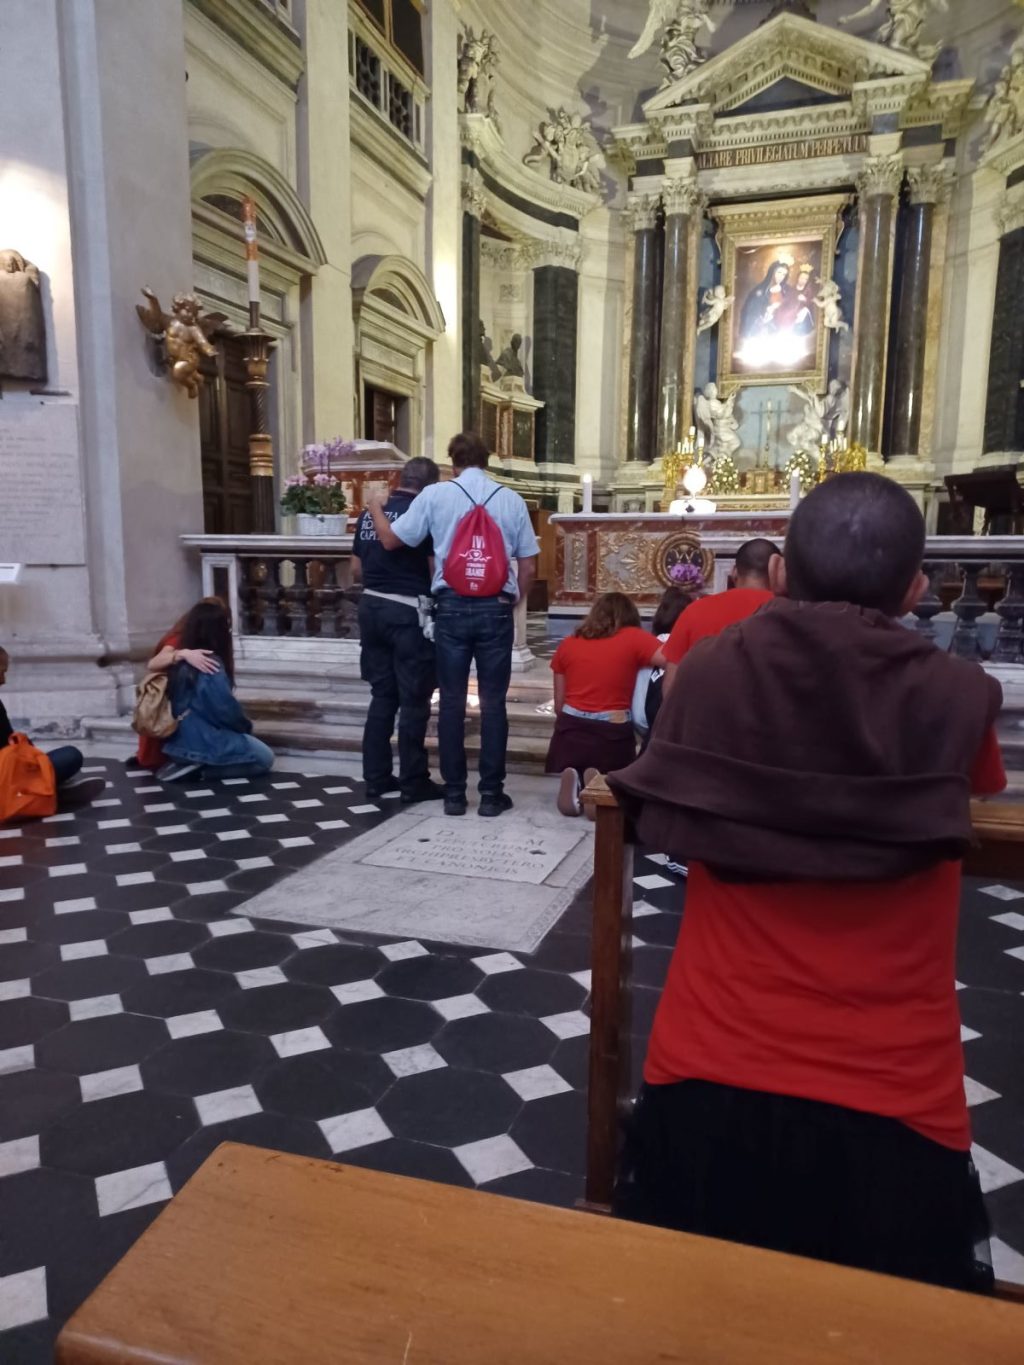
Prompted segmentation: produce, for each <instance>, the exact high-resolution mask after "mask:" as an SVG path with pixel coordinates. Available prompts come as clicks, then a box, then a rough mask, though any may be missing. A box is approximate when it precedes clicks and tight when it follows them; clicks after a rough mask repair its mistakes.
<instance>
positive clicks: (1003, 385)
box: [984, 199, 1024, 455]
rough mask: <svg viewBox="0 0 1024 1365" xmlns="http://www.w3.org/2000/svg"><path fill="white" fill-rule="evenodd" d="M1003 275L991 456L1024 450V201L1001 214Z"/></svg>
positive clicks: (992, 382) (989, 427)
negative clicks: (1023, 383) (1023, 386)
mask: <svg viewBox="0 0 1024 1365" xmlns="http://www.w3.org/2000/svg"><path fill="white" fill-rule="evenodd" d="M999 227H1000V231H1001V239H1000V242H999V274H998V276H997V279H996V302H995V312H994V314H993V317H992V343H991V348H990V351H989V366H988V391H987V395H986V404H985V441H984V453H985V454H986V455H988V454H990V453H995V452H1002V451H1019V450H1024V390H1022V389H1021V375H1022V374H1024V311H1022V309H1021V297H1022V296H1024V199H1014V200H1010V199H1007V200H1006V201H1005V202H1004V204H1003V207H1002V209H1001V211H1000V215H999Z"/></svg>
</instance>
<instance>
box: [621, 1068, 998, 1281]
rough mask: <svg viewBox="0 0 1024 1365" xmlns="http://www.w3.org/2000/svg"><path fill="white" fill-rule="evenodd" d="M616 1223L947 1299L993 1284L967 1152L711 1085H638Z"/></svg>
mask: <svg viewBox="0 0 1024 1365" xmlns="http://www.w3.org/2000/svg"><path fill="white" fill-rule="evenodd" d="M615 1212H616V1213H617V1214H618V1215H619V1216H620V1217H623V1218H629V1219H631V1220H632V1221H634V1222H638V1223H653V1224H655V1225H656V1226H659V1227H667V1228H675V1229H677V1230H678V1231H680V1232H693V1233H697V1234H699V1235H702V1236H705V1237H719V1238H722V1239H724V1240H725V1241H728V1242H745V1243H746V1244H747V1245H749V1246H758V1247H766V1248H768V1249H769V1250H771V1251H785V1252H789V1253H791V1254H793V1255H796V1256H810V1257H812V1258H813V1259H815V1260H820V1261H835V1262H837V1263H839V1264H840V1265H848V1266H856V1267H859V1268H860V1269H863V1270H874V1271H878V1272H880V1273H881V1274H883V1275H899V1276H902V1277H903V1278H905V1279H912V1280H923V1281H925V1282H927V1283H930V1284H938V1285H943V1286H945V1287H946V1288H949V1289H966V1290H973V1291H976V1292H982V1293H984V1292H986V1291H989V1290H990V1289H991V1287H992V1283H993V1277H992V1268H991V1255H990V1251H989V1245H988V1220H987V1215H986V1211H985V1206H984V1202H983V1199H982V1194H981V1186H980V1183H979V1181H978V1176H977V1172H976V1171H975V1169H974V1164H973V1162H972V1160H971V1155H970V1153H969V1152H957V1151H953V1150H951V1149H950V1148H948V1147H943V1146H941V1145H940V1144H939V1143H937V1142H931V1141H929V1140H928V1139H927V1138H925V1137H922V1136H921V1135H920V1133H916V1132H914V1130H913V1129H912V1128H908V1127H907V1126H906V1125H905V1124H903V1123H899V1122H898V1121H897V1120H896V1119H891V1118H883V1117H881V1116H879V1115H877V1114H863V1113H859V1112H857V1111H855V1110H852V1109H845V1108H842V1107H840V1106H838V1105H833V1104H822V1103H819V1102H817V1101H815V1100H803V1099H794V1098H792V1097H790V1096H786V1095H773V1094H768V1093H764V1092H761V1091H754V1090H739V1089H736V1088H734V1087H733V1086H727V1085H714V1084H712V1083H711V1082H709V1081H679V1082H678V1083H676V1084H675V1085H645V1086H643V1087H642V1088H641V1091H640V1096H639V1098H638V1100H637V1102H636V1108H635V1110H634V1112H633V1115H632V1116H631V1118H630V1120H629V1121H628V1126H627V1137H626V1146H625V1152H624V1160H623V1167H622V1172H621V1178H620V1180H619V1183H618V1186H617V1188H616V1194H615Z"/></svg>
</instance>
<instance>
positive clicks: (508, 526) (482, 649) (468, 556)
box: [368, 432, 539, 817]
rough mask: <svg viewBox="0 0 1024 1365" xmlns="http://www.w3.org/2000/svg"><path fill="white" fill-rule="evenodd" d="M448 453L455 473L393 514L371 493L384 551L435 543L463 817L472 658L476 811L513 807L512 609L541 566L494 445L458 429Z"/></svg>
mask: <svg viewBox="0 0 1024 1365" xmlns="http://www.w3.org/2000/svg"><path fill="white" fill-rule="evenodd" d="M448 456H449V458H450V460H451V462H452V467H453V468H454V470H455V478H454V479H451V480H449V481H448V482H446V483H439V484H434V485H432V486H431V487H430V488H425V489H424V490H423V492H422V493H421V494H420V495H419V497H418V498H417V499H416V500H415V502H413V504H412V505H411V506H410V508H409V510H408V511H407V512H406V513H405V514H404V515H403V516H400V517H399V518H398V519H397V521H394V522H389V521H388V519H387V517H386V516H385V515H384V512H383V509H382V506H381V504H380V502H379V501H377V500H371V502H370V505H369V509H368V510H369V512H370V515H371V516H372V517H373V525H374V529H375V530H376V532H377V538H378V540H379V541H380V543H381V544H382V545H383V546H384V548H385V549H387V550H397V549H399V548H400V547H401V546H408V545H419V544H421V543H422V542H423V541H424V540H426V538H427V537H428V536H429V537H430V538H431V539H432V541H433V543H434V565H435V567H434V581H433V592H434V596H435V600H436V603H437V620H436V622H435V627H434V645H435V649H436V651H437V680H438V686H439V688H440V692H441V704H440V710H439V715H438V746H439V749H440V759H441V776H442V778H443V779H444V785H445V798H444V812H445V814H446V815H465V814H466V810H467V800H466V786H467V780H468V776H467V767H466V696H467V693H468V690H469V674H470V669H471V667H472V666H473V664H474V663H475V664H476V677H477V688H478V690H479V695H480V784H479V790H480V805H479V807H478V812H477V813H478V814H479V815H483V816H492V817H493V816H498V815H503V814H504V813H505V811H507V810H510V809H511V808H512V798H511V797H510V796H509V795H508V794H507V793H506V791H505V758H506V750H507V748H508V713H507V709H506V700H505V699H506V696H507V693H508V688H509V683H510V682H511V679H512V646H513V644H514V643H515V623H514V620H513V608H514V607H515V604H516V603H517V602H518V601H519V600H520V598H522V597H525V596H526V595H527V593H528V592H529V590H530V584H531V583H532V582H533V579H534V576H535V575H536V572H537V552H538V549H539V546H538V544H537V537H536V536H535V535H534V533H533V527H532V526H531V524H530V514H529V512H528V510H527V507H526V503H525V502H524V501H523V500H522V498H521V497H520V496H519V494H518V493H515V492H513V491H512V489H511V488H507V487H506V486H505V485H504V484H501V483H498V482H497V481H496V480H494V479H490V478H488V476H487V473H486V470H487V462H488V459H489V458H490V452H489V451H488V449H487V446H486V445H485V444H484V442H483V441H482V440H481V439H480V437H479V436H477V435H475V434H474V433H473V432H463V433H462V434H461V435H459V436H456V437H454V439H453V440H452V442H451V444H450V445H449V447H448Z"/></svg>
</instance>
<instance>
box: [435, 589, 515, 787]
mask: <svg viewBox="0 0 1024 1365" xmlns="http://www.w3.org/2000/svg"><path fill="white" fill-rule="evenodd" d="M514 643H515V623H514V621H513V617H512V602H511V600H510V599H508V598H501V597H488V598H485V599H484V600H483V601H479V600H476V599H474V598H472V597H457V596H456V595H455V594H454V593H442V594H441V596H440V597H439V598H438V599H437V625H436V628H435V635H434V644H435V645H436V646H437V680H438V683H439V685H440V688H441V707H440V714H439V717H438V741H439V745H440V749H441V776H442V777H443V778H444V784H445V786H446V787H447V789H448V791H449V792H450V793H452V794H458V793H463V792H465V790H466V693H467V691H468V687H469V670H470V666H471V665H472V664H473V663H474V662H475V663H476V680H477V688H478V690H479V693H480V792H481V794H482V795H484V796H500V795H501V793H502V791H503V789H504V783H505V754H506V750H507V748H508V712H507V711H506V709H505V698H506V696H507V694H508V685H509V683H510V682H511V680H512V646H513V644H514Z"/></svg>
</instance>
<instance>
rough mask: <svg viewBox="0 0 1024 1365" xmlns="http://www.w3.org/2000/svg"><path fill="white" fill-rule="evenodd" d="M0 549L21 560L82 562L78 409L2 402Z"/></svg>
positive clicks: (41, 562)
mask: <svg viewBox="0 0 1024 1365" xmlns="http://www.w3.org/2000/svg"><path fill="white" fill-rule="evenodd" d="M0 490H2V491H0V499H2V511H0V548H2V553H3V557H4V559H9V560H13V561H15V562H16V563H22V564H84V563H85V522H84V514H83V507H82V480H81V474H80V468H79V456H78V415H77V409H76V408H74V407H72V406H71V405H70V404H65V403H32V404H28V403H26V404H24V405H22V404H21V403H18V402H14V401H5V402H4V403H3V404H2V405H0Z"/></svg>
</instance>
